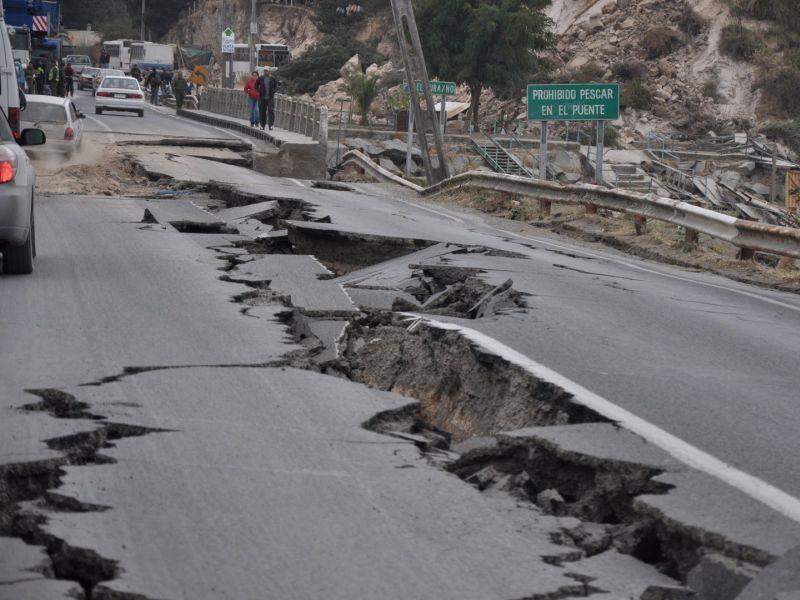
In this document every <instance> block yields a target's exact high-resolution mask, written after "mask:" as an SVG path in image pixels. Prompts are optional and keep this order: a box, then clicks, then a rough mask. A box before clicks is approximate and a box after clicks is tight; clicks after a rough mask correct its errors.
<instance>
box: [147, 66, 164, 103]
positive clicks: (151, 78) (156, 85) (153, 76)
mask: <svg viewBox="0 0 800 600" xmlns="http://www.w3.org/2000/svg"><path fill="white" fill-rule="evenodd" d="M146 84H147V87H149V88H150V104H153V105H155V106H158V92H159V90H160V88H161V75H159V74H158V69H153V71H152V72H151V73H150V75H148V76H147V82H146Z"/></svg>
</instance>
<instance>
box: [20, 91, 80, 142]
mask: <svg viewBox="0 0 800 600" xmlns="http://www.w3.org/2000/svg"><path fill="white" fill-rule="evenodd" d="M27 98H28V106H27V108H26V109H25V111H24V112H23V113H22V126H23V127H34V128H37V129H41V130H42V131H44V133H45V135H46V136H47V144H45V145H44V146H42V147H41V148H37V149H36V150H34V152H35V153H36V154H39V153H49V152H58V153H62V154H72V153H73V152H74V151H75V150H76V149H77V148H78V147H79V146H80V145H81V141H82V140H83V118H84V117H85V116H86V115H84V114H83V113H82V112H81V111H79V110H78V109H77V108H76V107H75V104H73V103H72V101H71V100H70V99H69V98H57V97H55V96H30V95H29V96H28V97H27Z"/></svg>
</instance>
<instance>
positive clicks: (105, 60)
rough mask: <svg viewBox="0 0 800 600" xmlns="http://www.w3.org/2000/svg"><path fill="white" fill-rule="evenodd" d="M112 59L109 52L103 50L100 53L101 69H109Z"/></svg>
mask: <svg viewBox="0 0 800 600" xmlns="http://www.w3.org/2000/svg"><path fill="white" fill-rule="evenodd" d="M110 59H111V57H110V56H109V55H108V52H106V50H105V48H103V49H102V50H101V51H100V68H101V69H107V68H108V63H109V61H110Z"/></svg>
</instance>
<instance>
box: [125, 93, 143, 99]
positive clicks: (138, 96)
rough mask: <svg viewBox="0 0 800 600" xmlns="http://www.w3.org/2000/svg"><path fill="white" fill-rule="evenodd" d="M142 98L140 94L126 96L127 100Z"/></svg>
mask: <svg viewBox="0 0 800 600" xmlns="http://www.w3.org/2000/svg"><path fill="white" fill-rule="evenodd" d="M142 97H143V96H142V95H141V94H128V98H139V99H141V98H142Z"/></svg>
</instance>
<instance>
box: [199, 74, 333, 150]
mask: <svg viewBox="0 0 800 600" xmlns="http://www.w3.org/2000/svg"><path fill="white" fill-rule="evenodd" d="M200 110H205V111H208V112H213V113H217V114H220V115H226V116H228V117H234V118H237V119H245V120H248V119H249V118H250V109H249V107H248V104H247V98H246V97H245V94H244V92H243V91H242V90H232V89H225V88H215V87H205V88H203V94H202V95H201V96H200ZM274 110H275V125H276V127H280V128H281V129H284V130H286V131H292V132H294V133H299V134H300V135H304V136H306V137H310V138H312V139H314V140H316V141H318V142H320V143H322V144H327V141H328V109H327V108H326V107H325V106H319V105H317V104H314V103H313V102H311V101H309V100H301V99H298V98H293V97H291V96H286V95H284V94H275V106H274Z"/></svg>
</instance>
